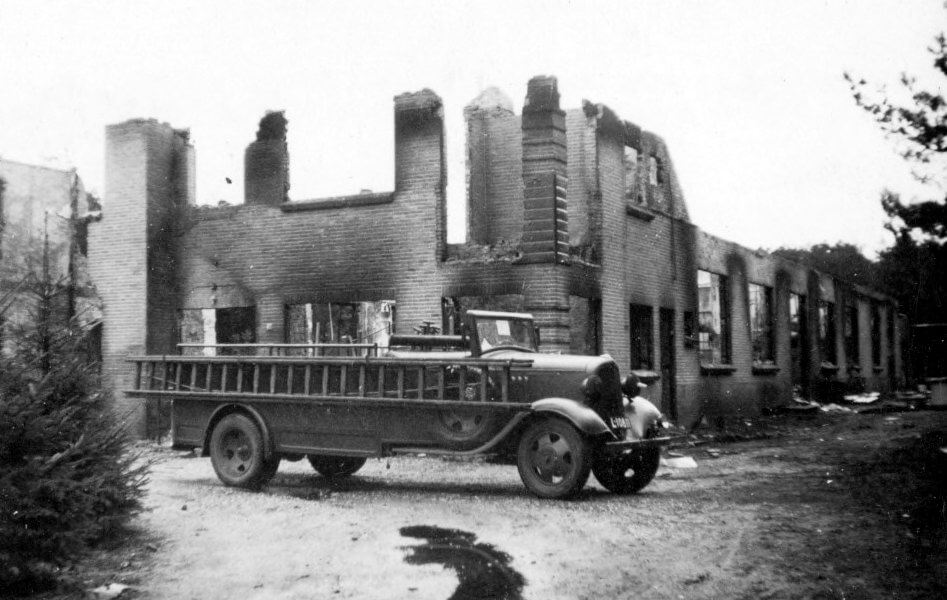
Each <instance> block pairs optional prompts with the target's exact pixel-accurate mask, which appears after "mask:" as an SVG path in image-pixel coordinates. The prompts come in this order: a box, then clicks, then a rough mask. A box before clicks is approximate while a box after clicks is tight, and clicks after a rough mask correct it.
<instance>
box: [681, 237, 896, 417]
mask: <svg viewBox="0 0 947 600" xmlns="http://www.w3.org/2000/svg"><path fill="white" fill-rule="evenodd" d="M698 249H699V250H698V255H697V256H698V268H699V269H703V270H706V271H710V272H714V273H719V274H723V275H727V276H728V278H729V281H728V283H729V293H730V331H731V344H732V358H731V365H730V366H732V367H733V370H732V371H730V372H713V371H712V370H705V371H706V372H705V374H704V375H703V376H702V380H703V382H704V383H703V387H704V388H705V389H704V390H701V392H702V393H704V394H705V396H706V397H707V398H710V399H711V401H712V402H713V403H714V406H713V407H712V408H713V409H714V410H712V411H710V412H716V413H720V414H733V413H738V414H753V413H754V412H755V411H757V410H759V409H761V408H763V409H765V408H770V407H772V406H774V405H779V404H784V403H785V402H787V401H788V400H789V398H790V397H791V394H792V386H793V382H792V366H793V365H792V362H791V356H790V330H789V318H790V315H789V308H788V304H789V295H790V293H794V294H798V295H800V296H802V297H804V298H805V303H806V309H807V314H806V315H805V316H804V317H805V320H806V329H807V338H808V340H807V341H808V344H807V346H808V348H807V350H808V351H807V352H804V355H803V358H802V360H804V361H805V362H806V365H807V370H808V381H803V382H802V384H803V385H805V386H807V387H808V389H809V390H810V391H811V394H812V395H813V396H815V397H816V398H818V399H820V400H823V401H832V400H837V399H838V398H837V396H838V394H840V393H843V392H844V391H846V390H849V391H852V390H851V387H852V386H853V385H855V382H854V381H853V379H854V378H855V377H858V376H860V377H863V378H864V380H865V384H866V386H867V389H868V390H869V391H871V390H877V391H885V390H888V389H890V383H889V382H890V380H891V379H892V378H893V377H894V378H896V377H897V376H896V374H894V373H892V372H891V369H892V366H891V365H890V364H889V362H892V361H889V356H891V350H890V347H889V346H888V344H887V343H886V342H887V337H886V336H887V334H886V333H885V332H886V331H887V329H888V326H887V318H888V316H889V315H890V314H891V312H893V304H892V303H891V301H890V299H888V298H886V297H884V296H882V295H880V294H878V293H877V292H873V291H871V290H867V289H864V288H856V287H853V286H849V285H847V284H845V283H844V282H840V281H838V280H836V279H834V278H833V277H831V276H829V275H826V274H824V273H819V272H816V271H813V270H811V269H809V268H807V267H806V266H805V265H801V264H797V263H793V262H790V261H786V260H783V259H780V258H779V257H775V256H772V255H769V254H766V253H763V252H757V251H753V250H750V249H748V248H744V247H742V246H739V245H738V244H735V243H733V242H729V241H727V240H722V239H720V238H716V237H714V236H711V235H709V234H706V233H703V232H701V233H700V235H699V236H698ZM748 283H755V284H760V285H764V286H767V287H770V288H772V289H773V303H774V307H773V308H774V322H773V327H774V346H775V347H774V351H775V366H776V367H777V369H778V370H776V371H772V370H765V369H759V368H758V367H756V366H754V364H753V355H752V346H751V337H750V325H749V322H748V318H749V308H748V305H747V303H748V297H747V284H748ZM849 298H851V299H852V301H853V302H854V303H855V306H856V308H857V315H858V316H857V318H858V324H859V326H858V340H857V342H856V343H857V344H858V348H859V352H858V354H859V356H858V361H857V362H858V366H859V367H860V374H859V373H856V372H854V371H853V372H849V370H848V369H847V365H848V363H849V361H850V359H851V357H848V356H846V348H845V341H844V327H845V323H844V317H845V312H844V306H845V303H846V301H847V299H849ZM820 300H826V301H829V302H832V303H834V311H833V314H834V319H835V331H836V334H835V340H834V347H835V355H836V359H835V361H834V362H833V363H831V364H827V363H829V360H828V359H829V357H828V356H827V355H823V354H822V353H821V351H820V348H819V302H820ZM873 303H874V304H876V305H877V306H878V307H879V309H880V310H879V314H880V315H881V323H880V328H881V353H880V362H879V363H877V364H873V361H872V347H871V344H872V342H871V312H870V311H871V305H872V304H873ZM825 366H828V367H829V368H828V369H826V368H825ZM836 368H837V369H836Z"/></svg>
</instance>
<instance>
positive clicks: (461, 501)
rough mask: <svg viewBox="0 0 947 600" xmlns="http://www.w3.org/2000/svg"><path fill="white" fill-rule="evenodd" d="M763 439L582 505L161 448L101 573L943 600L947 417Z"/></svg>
mask: <svg viewBox="0 0 947 600" xmlns="http://www.w3.org/2000/svg"><path fill="white" fill-rule="evenodd" d="M747 429H748V431H751V430H755V431H759V430H758V429H757V428H756V426H754V427H749V428H747ZM764 431H765V432H767V433H768V435H770V436H771V437H768V438H767V439H762V440H756V441H743V442H735V443H734V442H731V443H722V442H721V441H720V440H719V439H718V440H710V441H706V440H705V443H702V444H700V445H697V446H693V447H690V448H681V449H680V452H682V453H685V454H687V455H689V456H692V457H693V458H694V459H695V460H696V462H697V468H692V469H675V468H666V467H665V468H662V470H661V471H660V472H659V474H658V477H657V478H656V479H655V481H654V482H653V483H652V484H651V485H650V486H649V487H648V488H646V489H645V490H644V491H643V492H642V493H640V494H638V495H634V496H627V497H621V496H615V495H613V494H609V493H607V492H605V491H604V489H603V488H601V487H600V486H598V485H597V483H596V482H595V481H594V479H591V480H590V483H589V485H588V486H587V488H586V491H585V492H584V493H583V495H582V496H581V497H580V498H579V499H578V500H575V501H569V502H562V501H544V500H538V499H536V498H533V497H531V496H529V495H528V494H527V492H526V491H525V489H524V488H523V485H522V484H521V482H520V480H519V477H518V475H517V472H516V469H515V468H514V467H506V466H495V465H489V464H484V463H469V462H463V463H459V462H450V461H445V460H441V459H433V458H421V459H411V458H398V459H391V460H390V461H388V460H372V461H369V463H368V464H367V465H366V466H365V468H364V469H363V470H362V471H360V472H359V473H358V474H357V475H356V476H355V477H353V478H352V479H350V480H348V481H346V482H344V483H342V484H334V485H333V484H330V483H329V482H327V481H326V480H324V479H323V478H321V477H319V476H317V475H316V474H315V473H314V472H313V471H312V470H311V468H310V467H309V465H308V463H307V462H305V461H302V462H297V463H286V462H284V463H283V464H282V466H281V468H280V471H279V474H278V475H277V477H276V478H275V480H274V481H273V482H272V483H271V485H269V486H268V487H267V488H266V489H265V490H264V491H263V492H261V493H250V492H244V491H239V490H234V489H230V488H226V487H224V486H223V485H221V484H220V483H219V482H218V481H217V479H216V477H215V476H214V473H213V469H212V468H211V465H210V462H209V459H204V458H185V457H182V456H181V454H180V453H177V452H171V451H164V452H162V453H158V457H159V462H158V463H157V464H156V465H155V467H154V469H153V474H152V482H151V484H150V494H149V496H148V499H147V506H148V511H147V512H146V513H145V514H143V515H142V517H141V518H140V520H139V526H140V528H141V529H142V530H143V531H144V537H143V538H142V539H141V540H138V541H137V542H136V544H137V545H135V546H129V547H126V548H124V549H123V550H122V551H121V552H122V553H124V554H122V555H121V556H119V557H118V558H115V559H114V560H116V561H119V560H120V561H121V562H120V563H117V568H116V569H115V570H114V571H113V572H112V573H110V574H109V576H108V577H109V581H115V582H122V583H126V584H129V585H132V586H134V589H133V590H129V591H127V592H125V594H123V596H122V597H123V598H125V597H128V598H131V597H138V598H149V599H171V598H174V599H182V598H183V599H186V598H195V599H196V598H201V599H206V598H246V599H262V598H300V599H302V598H306V599H310V598H360V599H362V598H379V599H381V598H384V599H389V598H410V599H418V600H422V599H438V600H444V599H447V598H455V599H459V598H482V597H493V598H508V599H517V598H524V599H545V598H569V599H572V598H672V599H678V598H687V599H690V598H754V599H755V598H837V599H842V598H879V599H880V598H935V597H945V589H944V587H943V585H944V584H943V583H942V582H945V581H947V578H945V577H944V575H945V574H947V570H945V569H944V565H945V562H944V557H945V554H947V553H945V548H944V545H945V542H944V537H943V536H944V534H943V532H944V530H943V512H942V510H943V504H942V502H943V496H942V495H941V496H938V495H937V493H934V492H931V490H932V489H934V488H932V487H931V477H932V476H933V475H936V473H933V472H932V469H938V468H940V466H939V465H940V463H939V462H938V461H939V460H940V459H939V458H938V455H941V456H943V453H942V452H941V450H940V448H941V447H942V446H944V445H947V436H945V435H944V432H947V413H943V412H918V413H898V414H889V415H884V414H874V415H842V416H831V415H818V416H816V417H807V418H799V417H782V418H780V419H777V420H776V421H774V422H769V423H768V424H766V425H765V427H764ZM389 465H390V468H389ZM919 465H921V466H923V467H924V468H923V469H921V468H920V467H919ZM943 480H944V479H943V478H941V481H943ZM935 487H936V486H935ZM941 491H942V489H941ZM935 492H936V490H935ZM931 494H933V495H931ZM938 502H940V504H938ZM938 510H940V511H941V512H940V513H938ZM938 514H940V516H939V517H938ZM145 542H147V543H149V544H150V545H151V546H150V551H148V550H143V549H142V546H141V545H142V544H144V543H145ZM146 547H147V546H146ZM120 554H121V553H120ZM109 581H105V580H100V581H96V582H94V583H95V584H96V585H99V584H101V583H108V582H109Z"/></svg>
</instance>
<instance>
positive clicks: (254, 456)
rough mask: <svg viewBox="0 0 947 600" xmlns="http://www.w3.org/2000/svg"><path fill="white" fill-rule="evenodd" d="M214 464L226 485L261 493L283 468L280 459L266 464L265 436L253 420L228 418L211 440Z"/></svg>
mask: <svg viewBox="0 0 947 600" xmlns="http://www.w3.org/2000/svg"><path fill="white" fill-rule="evenodd" d="M210 461H211V464H212V465H213V466H214V471H215V472H216V473H217V477H218V478H220V480H221V481H222V482H223V483H224V485H229V486H234V487H242V488H247V489H257V488H259V487H260V486H261V485H263V484H264V483H266V482H267V481H268V480H269V479H270V478H271V477H272V476H273V474H274V473H275V472H276V468H278V467H279V459H277V458H275V457H274V458H271V459H270V460H269V461H268V460H266V457H265V452H264V449H263V434H262V433H261V432H260V428H259V427H257V425H256V423H254V422H253V421H252V420H251V419H250V418H249V417H247V416H246V415H242V414H238V413H235V414H230V415H227V416H225V417H224V418H223V419H221V420H220V422H218V423H217V425H216V426H214V431H213V433H212V434H211V437H210Z"/></svg>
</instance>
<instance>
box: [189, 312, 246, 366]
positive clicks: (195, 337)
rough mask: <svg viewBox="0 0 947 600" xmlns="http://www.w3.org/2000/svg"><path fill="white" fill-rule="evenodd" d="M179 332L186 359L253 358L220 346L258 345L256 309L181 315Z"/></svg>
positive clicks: (244, 352) (242, 352) (241, 351)
mask: <svg viewBox="0 0 947 600" xmlns="http://www.w3.org/2000/svg"><path fill="white" fill-rule="evenodd" d="M178 331H179V332H180V340H181V343H182V344H193V345H185V346H183V347H182V348H181V353H182V354H185V355H204V356H217V355H228V354H252V352H249V351H248V350H241V349H237V348H219V347H217V345H218V344H254V343H256V307H254V306H237V307H232V308H196V309H184V310H181V311H178Z"/></svg>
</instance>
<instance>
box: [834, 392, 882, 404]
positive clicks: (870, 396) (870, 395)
mask: <svg viewBox="0 0 947 600" xmlns="http://www.w3.org/2000/svg"><path fill="white" fill-rule="evenodd" d="M880 397H881V394H880V393H879V392H865V393H862V394H848V395H846V396H843V399H844V400H845V401H846V402H851V403H852V404H872V403H874V402H877V401H878V400H879V398H880Z"/></svg>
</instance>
